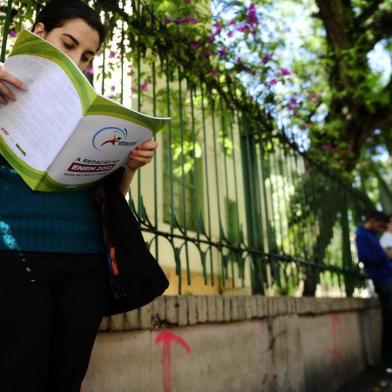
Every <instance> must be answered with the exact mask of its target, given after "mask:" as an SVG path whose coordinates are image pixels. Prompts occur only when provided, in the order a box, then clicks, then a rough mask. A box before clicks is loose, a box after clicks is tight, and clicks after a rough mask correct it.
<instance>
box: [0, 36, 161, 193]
mask: <svg viewBox="0 0 392 392" xmlns="http://www.w3.org/2000/svg"><path fill="white" fill-rule="evenodd" d="M4 67H5V69H6V70H7V71H8V72H9V73H11V74H12V75H14V76H15V77H16V78H18V79H20V80H21V81H22V82H23V83H24V84H25V85H26V87H27V90H26V91H24V92H22V91H19V90H16V89H15V88H13V87H11V86H10V89H12V91H13V92H14V93H15V95H16V101H15V102H9V103H8V105H3V106H1V107H0V153H1V154H2V155H3V156H4V158H5V159H6V160H7V161H8V162H9V164H10V165H11V166H13V167H14V168H15V170H16V171H17V172H18V174H19V175H20V176H21V177H22V178H23V179H24V181H25V182H26V183H27V184H28V185H29V187H30V188H31V189H33V190H38V191H44V192H50V191H65V190H73V189H81V188H85V187H88V186H90V185H92V184H93V183H95V182H97V181H99V180H100V179H102V178H103V177H105V176H107V175H108V174H110V173H111V172H113V171H115V170H116V169H118V168H119V167H120V166H123V165H125V163H126V162H127V160H128V154H129V152H130V151H131V150H133V149H134V148H135V147H136V146H137V145H139V144H141V143H143V142H145V141H146V140H149V139H150V138H151V137H152V136H153V135H154V134H155V133H156V132H157V131H158V130H159V129H160V128H162V126H163V125H164V123H165V122H166V121H168V120H169V119H168V118H155V117H150V116H146V115H143V114H141V113H138V112H136V111H133V110H131V109H127V108H126V107H124V106H122V105H119V104H117V103H115V102H114V101H112V100H110V99H107V98H104V97H103V96H101V95H99V94H97V93H96V92H95V91H94V89H93V87H92V86H91V84H90V83H89V81H88V80H87V78H86V77H85V76H84V74H83V73H82V72H81V71H80V70H79V68H78V67H77V66H76V64H75V63H74V62H73V61H72V60H71V59H70V58H69V57H68V56H66V55H65V54H64V53H62V52H61V51H60V50H58V49H57V48H55V47H54V46H53V45H51V44H50V43H48V42H46V41H45V40H43V39H41V38H40V37H38V36H37V35H35V34H33V33H31V32H29V31H27V30H24V31H22V32H21V33H20V34H19V36H18V38H17V40H16V42H15V45H14V47H13V49H12V51H11V54H10V56H9V57H8V59H7V61H6V62H5V64H4Z"/></svg>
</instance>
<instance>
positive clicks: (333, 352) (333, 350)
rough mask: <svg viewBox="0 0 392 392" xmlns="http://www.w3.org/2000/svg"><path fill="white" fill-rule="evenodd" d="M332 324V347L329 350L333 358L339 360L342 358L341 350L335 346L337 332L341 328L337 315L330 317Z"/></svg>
mask: <svg viewBox="0 0 392 392" xmlns="http://www.w3.org/2000/svg"><path fill="white" fill-rule="evenodd" d="M331 322H332V347H331V348H330V349H329V352H330V353H331V355H332V357H333V358H341V357H342V356H343V352H342V350H340V348H339V347H338V345H337V332H338V328H340V326H341V322H340V317H339V315H337V314H333V315H332V316H331Z"/></svg>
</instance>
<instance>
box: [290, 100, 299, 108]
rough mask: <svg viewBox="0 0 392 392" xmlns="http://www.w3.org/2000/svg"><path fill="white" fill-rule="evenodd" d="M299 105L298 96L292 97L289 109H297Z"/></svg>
mask: <svg viewBox="0 0 392 392" xmlns="http://www.w3.org/2000/svg"><path fill="white" fill-rule="evenodd" d="M297 106H298V100H297V98H291V99H290V102H289V109H290V110H295V108H296V107H297Z"/></svg>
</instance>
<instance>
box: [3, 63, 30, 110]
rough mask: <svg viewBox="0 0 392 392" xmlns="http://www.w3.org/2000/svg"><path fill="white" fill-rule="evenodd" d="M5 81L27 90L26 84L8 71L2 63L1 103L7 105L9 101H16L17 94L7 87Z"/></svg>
mask: <svg viewBox="0 0 392 392" xmlns="http://www.w3.org/2000/svg"><path fill="white" fill-rule="evenodd" d="M4 82H8V83H9V84H11V85H12V86H14V87H16V88H17V89H18V90H21V91H24V90H26V87H25V85H24V84H23V83H22V82H21V81H20V80H18V79H16V78H15V77H14V76H12V75H11V74H10V73H8V72H7V71H6V70H5V69H4V66H3V65H2V64H0V104H1V105H7V104H8V102H9V101H15V100H16V97H15V94H14V93H13V92H12V91H11V90H10V89H9V87H7V85H6V84H5V83H4Z"/></svg>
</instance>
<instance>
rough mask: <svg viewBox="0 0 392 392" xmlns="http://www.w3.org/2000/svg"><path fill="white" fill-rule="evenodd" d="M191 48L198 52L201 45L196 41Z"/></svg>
mask: <svg viewBox="0 0 392 392" xmlns="http://www.w3.org/2000/svg"><path fill="white" fill-rule="evenodd" d="M190 47H191V49H192V50H196V49H197V48H198V47H199V43H198V42H196V41H193V42H191V45H190Z"/></svg>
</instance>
